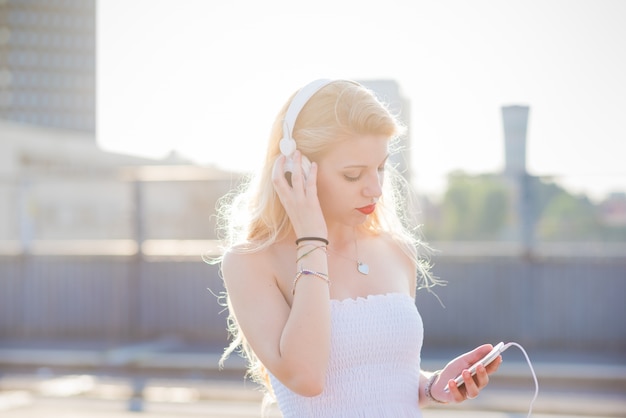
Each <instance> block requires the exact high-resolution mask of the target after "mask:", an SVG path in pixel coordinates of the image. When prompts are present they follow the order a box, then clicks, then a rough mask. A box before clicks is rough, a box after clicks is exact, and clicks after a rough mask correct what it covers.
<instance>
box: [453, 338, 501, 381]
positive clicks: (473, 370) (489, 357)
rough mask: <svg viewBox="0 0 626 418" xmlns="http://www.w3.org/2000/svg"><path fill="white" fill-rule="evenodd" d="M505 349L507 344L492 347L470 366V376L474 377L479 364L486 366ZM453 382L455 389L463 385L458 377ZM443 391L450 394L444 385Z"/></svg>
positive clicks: (461, 377)
mask: <svg viewBox="0 0 626 418" xmlns="http://www.w3.org/2000/svg"><path fill="white" fill-rule="evenodd" d="M507 348H509V344H507V345H504V343H503V342H500V343H498V344H496V346H495V347H493V350H491V351H490V352H489V353H488V354H487V355H486V356H485V357H483V358H481V359H480V360H478V361H477V362H476V363H474V364H472V367H470V368H469V369H468V370H469V372H470V373H471V374H472V376H474V375H475V374H476V368H477V367H478V365H479V364H482V365H483V366H487V365H488V364H489V363H491V362H492V361H494V360H495V359H497V358H498V356H499V355H500V354H501V353H502V352H503V351H504V350H506V349H507ZM454 382H455V383H456V385H457V387H458V386H461V385H462V384H463V383H464V381H463V376H462V375H458V376H457V377H456V379H454ZM443 390H444V392H446V393H448V392H450V388H449V387H448V385H446V387H445V388H444V389H443Z"/></svg>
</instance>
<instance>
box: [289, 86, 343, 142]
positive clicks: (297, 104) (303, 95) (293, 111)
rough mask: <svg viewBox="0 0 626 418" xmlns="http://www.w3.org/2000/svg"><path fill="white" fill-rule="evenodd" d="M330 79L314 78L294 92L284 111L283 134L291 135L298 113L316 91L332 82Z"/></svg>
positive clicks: (290, 136)
mask: <svg viewBox="0 0 626 418" xmlns="http://www.w3.org/2000/svg"><path fill="white" fill-rule="evenodd" d="M332 81H333V80H330V79H325V78H324V79H319V80H315V81H312V82H310V83H309V84H307V85H306V86H304V87H302V88H301V89H300V90H298V93H296V95H295V96H294V98H293V99H292V100H291V103H290V104H289V108H288V109H287V113H285V119H284V120H283V136H287V133H288V134H289V138H292V137H293V128H294V126H295V125H296V119H298V115H299V114H300V111H301V110H302V108H303V107H304V105H305V104H306V103H307V102H308V101H309V99H310V98H311V97H312V96H313V95H314V94H315V93H317V92H318V91H319V90H320V89H322V88H323V87H324V86H326V85H328V84H330V83H332Z"/></svg>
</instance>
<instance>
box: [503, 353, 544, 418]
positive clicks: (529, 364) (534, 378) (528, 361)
mask: <svg viewBox="0 0 626 418" xmlns="http://www.w3.org/2000/svg"><path fill="white" fill-rule="evenodd" d="M512 345H513V346H515V347H517V348H519V349H520V350H521V351H522V353H523V354H524V357H526V362H527V363H528V367H530V372H531V373H532V375H533V380H534V381H535V396H533V400H532V401H530V407H529V408H528V415H527V417H528V418H530V416H531V415H532V413H533V405H534V404H535V401H536V400H537V396H538V395H539V382H538V381H537V375H536V374H535V369H533V365H532V363H531V362H530V358H529V357H528V354H526V350H524V347H522V346H521V345H519V344H518V343H513V342H511V343H506V344H505V345H504V347H502V350H501V352H502V351H504V350H506V349H507V348H509V347H510V346H512Z"/></svg>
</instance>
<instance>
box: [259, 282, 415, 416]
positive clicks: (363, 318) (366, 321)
mask: <svg viewBox="0 0 626 418" xmlns="http://www.w3.org/2000/svg"><path fill="white" fill-rule="evenodd" d="M423 337H424V327H423V324H422V318H421V317H420V315H419V312H418V311H417V308H416V306H415V301H414V300H413V299H412V298H411V297H410V296H409V295H407V294H403V293H388V294H382V295H371V296H368V297H367V298H357V299H345V300H341V301H338V300H332V301H331V348H330V362H329V365H328V371H327V376H326V385H325V388H324V391H323V392H322V393H321V394H320V395H318V396H314V397H305V396H300V395H298V394H295V393H294V392H292V391H290V390H289V389H287V388H286V387H285V386H284V385H283V384H282V383H280V382H279V381H278V380H277V379H276V378H275V377H274V376H272V375H271V374H270V379H271V383H272V388H273V390H274V394H275V395H276V400H277V402H278V407H279V409H280V411H281V412H282V414H283V417H285V418H309V417H319V418H333V417H337V418H352V417H372V418H374V417H375V418H384V417H389V418H402V417H411V418H418V417H421V416H422V414H421V412H420V408H419V405H418V401H419V377H420V351H421V349H422V340H423Z"/></svg>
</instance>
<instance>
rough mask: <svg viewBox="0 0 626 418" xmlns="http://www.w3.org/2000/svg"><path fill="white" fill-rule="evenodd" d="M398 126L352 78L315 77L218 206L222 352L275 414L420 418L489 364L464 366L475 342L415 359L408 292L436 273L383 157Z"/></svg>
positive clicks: (470, 393)
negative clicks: (423, 361)
mask: <svg viewBox="0 0 626 418" xmlns="http://www.w3.org/2000/svg"><path fill="white" fill-rule="evenodd" d="M402 128H403V127H402V126H401V125H400V124H399V122H398V121H397V120H396V119H395V118H394V116H393V115H392V114H391V113H390V112H389V110H388V109H387V108H386V107H385V106H384V105H383V104H382V103H381V102H379V101H378V100H377V98H376V97H375V95H374V94H373V93H372V92H371V91H369V90H368V89H366V88H364V87H363V86H361V85H359V84H358V83H355V82H352V81H347V80H334V81H330V80H317V81H314V82H312V83H310V84H309V85H307V86H305V87H303V88H302V89H300V91H299V92H297V93H296V94H295V95H294V97H292V99H291V100H289V101H288V102H287V104H286V105H285V107H284V108H283V109H282V111H281V112H280V113H279V115H278V117H277V119H276V121H275V123H274V127H273V130H272V133H271V136H270V141H269V147H268V151H267V155H266V159H265V166H264V167H263V169H262V172H261V173H260V175H259V176H258V177H257V178H256V182H255V183H250V184H249V185H248V187H247V190H246V191H245V192H244V193H242V194H240V195H238V196H237V197H236V198H235V199H234V200H231V201H230V202H229V203H228V205H226V206H225V207H224V208H223V210H222V211H221V215H222V223H223V226H224V227H225V228H226V231H227V236H226V238H227V243H228V245H227V249H226V251H225V253H224V256H223V258H222V260H221V262H222V274H223V278H224V282H225V286H226V290H227V302H228V307H229V312H230V317H229V324H230V331H231V332H232V334H233V336H234V339H233V342H232V344H231V346H230V347H229V349H227V351H226V354H225V355H228V354H229V353H230V352H232V351H233V350H234V349H236V348H237V347H241V350H242V352H243V353H244V355H245V356H246V357H247V358H248V361H249V372H250V374H251V375H252V377H253V378H254V379H255V380H256V381H258V382H260V383H262V384H263V385H265V387H266V388H267V389H268V393H270V394H272V395H274V397H275V399H276V400H277V401H278V407H279V408H280V410H281V412H282V414H283V416H285V417H394V418H397V417H420V416H421V412H420V408H421V407H423V406H426V405H427V404H428V403H431V402H441V403H447V402H462V401H464V400H465V399H469V398H473V397H476V396H477V395H478V393H479V392H480V390H481V389H482V388H484V387H485V386H486V385H487V383H488V381H489V376H488V375H489V374H490V373H493V372H494V371H495V370H496V369H497V368H498V366H499V364H500V362H501V358H498V359H497V360H496V361H494V362H493V363H491V364H490V365H489V366H488V367H486V368H485V367H479V368H478V371H477V373H476V375H475V376H473V377H472V376H471V375H470V374H469V372H468V371H467V368H468V367H469V366H470V365H471V364H473V363H474V362H476V361H477V360H479V359H480V358H481V357H483V356H484V355H485V354H487V353H488V352H489V351H490V350H491V348H492V346H491V345H489V344H486V345H483V346H480V347H478V348H476V349H475V350H473V351H471V352H469V353H466V354H464V355H462V356H460V357H458V358H457V359H455V360H453V361H451V362H450V363H448V365H447V366H446V367H445V368H444V369H443V370H441V371H438V372H435V373H432V372H426V371H423V370H421V368H420V351H421V346H422V338H423V328H422V321H421V318H420V316H419V313H418V311H417V309H416V306H415V292H416V289H417V288H418V280H419V281H421V283H419V286H420V287H426V288H428V287H430V286H432V285H434V284H435V283H436V281H435V280H433V279H432V277H431V276H430V274H429V272H428V266H427V265H426V264H425V263H424V261H423V254H420V251H419V250H420V249H421V248H423V246H421V245H420V242H419V241H418V240H417V239H416V238H414V237H413V236H412V234H411V233H410V231H411V230H410V229H409V228H408V227H407V226H405V225H404V223H405V222H404V221H403V219H402V218H403V217H402V211H401V210H400V209H399V208H401V207H402V200H401V199H400V197H401V196H400V193H398V190H399V189H398V188H397V185H398V183H397V180H398V179H399V178H400V176H399V175H397V173H395V172H394V170H393V168H392V167H390V163H389V155H390V149H391V146H392V144H393V141H394V140H395V139H397V138H398V137H399V136H400V134H401V133H402V130H403V129H402ZM386 173H387V174H386ZM384 177H391V178H387V179H386V180H385V181H383V179H384ZM461 372H464V380H463V382H464V384H461V385H460V386H459V387H457V386H456V385H455V384H454V383H453V379H454V378H455V377H456V376H457V375H458V374H459V373H461ZM448 384H449V386H450V389H449V390H448V391H446V390H444V387H445V386H446V385H448Z"/></svg>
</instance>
